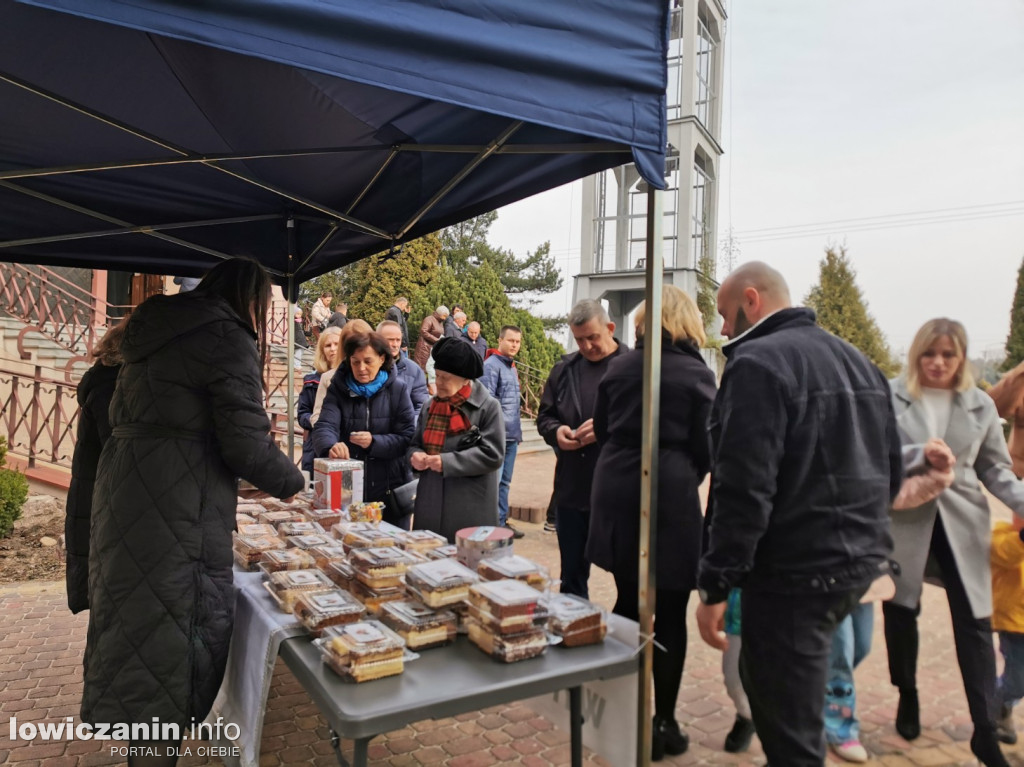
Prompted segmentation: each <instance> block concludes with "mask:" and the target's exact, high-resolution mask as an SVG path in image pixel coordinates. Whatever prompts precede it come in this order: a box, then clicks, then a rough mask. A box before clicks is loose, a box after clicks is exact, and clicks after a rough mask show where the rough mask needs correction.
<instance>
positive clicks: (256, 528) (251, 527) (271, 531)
mask: <svg viewBox="0 0 1024 767" xmlns="http://www.w3.org/2000/svg"><path fill="white" fill-rule="evenodd" d="M238 534H239V535H247V536H249V537H250V538H251V537H253V536H256V535H277V528H276V527H274V526H273V525H265V524H263V523H262V522H251V523H249V524H246V525H239V526H238Z"/></svg>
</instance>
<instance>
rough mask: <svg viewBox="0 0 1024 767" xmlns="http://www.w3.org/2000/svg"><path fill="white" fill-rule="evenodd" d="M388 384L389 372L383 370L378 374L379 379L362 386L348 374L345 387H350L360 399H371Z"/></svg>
mask: <svg viewBox="0 0 1024 767" xmlns="http://www.w3.org/2000/svg"><path fill="white" fill-rule="evenodd" d="M387 382H388V371H386V370H384V369H383V368H382V369H381V370H380V372H379V373H377V377H376V378H374V379H373V380H372V381H370V383H364V384H361V383H359V382H358V381H356V379H355V378H354V377H353V376H352V374H351V373H349V374H348V378H346V379H345V385H346V386H348V390H349V391H351V392H354V393H355V394H358V395H359V396H360V397H366V399H370V397H372V396H373V395H374V394H376V393H377V392H379V391H380V390H381V389H383V388H384V384H386V383H387Z"/></svg>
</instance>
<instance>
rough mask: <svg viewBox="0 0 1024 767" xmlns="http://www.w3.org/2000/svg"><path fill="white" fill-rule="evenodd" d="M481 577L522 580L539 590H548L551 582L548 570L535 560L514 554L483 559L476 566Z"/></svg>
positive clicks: (495, 579)
mask: <svg viewBox="0 0 1024 767" xmlns="http://www.w3.org/2000/svg"><path fill="white" fill-rule="evenodd" d="M476 571H477V573H479V574H480V577H481V578H483V579H484V580H487V581H500V580H505V579H509V578H511V579H512V580H516V581H522V582H523V583H526V584H527V585H529V586H532V587H533V588H535V589H537V591H546V590H547V588H548V586H549V585H550V584H551V579H550V578H549V577H548V571H547V570H546V569H545V568H544V567H542V566H541V565H538V564H537V563H536V562H534V561H533V560H530V559H527V558H526V557H521V556H519V555H517V554H513V555H512V556H510V557H491V558H489V559H482V560H480V563H479V564H478V565H477V567H476Z"/></svg>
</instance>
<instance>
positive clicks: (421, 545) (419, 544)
mask: <svg viewBox="0 0 1024 767" xmlns="http://www.w3.org/2000/svg"><path fill="white" fill-rule="evenodd" d="M395 537H396V538H397V539H398V545H399V546H400V547H402V548H403V549H405V550H406V551H418V552H420V553H421V554H424V553H426V552H428V551H431V550H432V549H437V548H440V547H441V546H447V545H448V539H447V538H445V537H444V536H443V535H438V534H437V533H435V532H433V531H432V530H403V531H402V532H401V533H399V534H398V535H396V536H395Z"/></svg>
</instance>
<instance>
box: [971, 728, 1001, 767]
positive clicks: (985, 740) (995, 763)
mask: <svg viewBox="0 0 1024 767" xmlns="http://www.w3.org/2000/svg"><path fill="white" fill-rule="evenodd" d="M971 753H972V754H974V755H975V756H976V757H978V761H979V762H981V763H982V764H983V765H985V767H1010V763H1009V762H1007V761H1006V757H1004V756H1003V752H1002V751H1001V750H1000V749H999V741H998V739H997V738H996V731H995V730H994V729H988V728H986V729H983V730H982V729H975V731H974V734H973V735H972V736H971Z"/></svg>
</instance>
